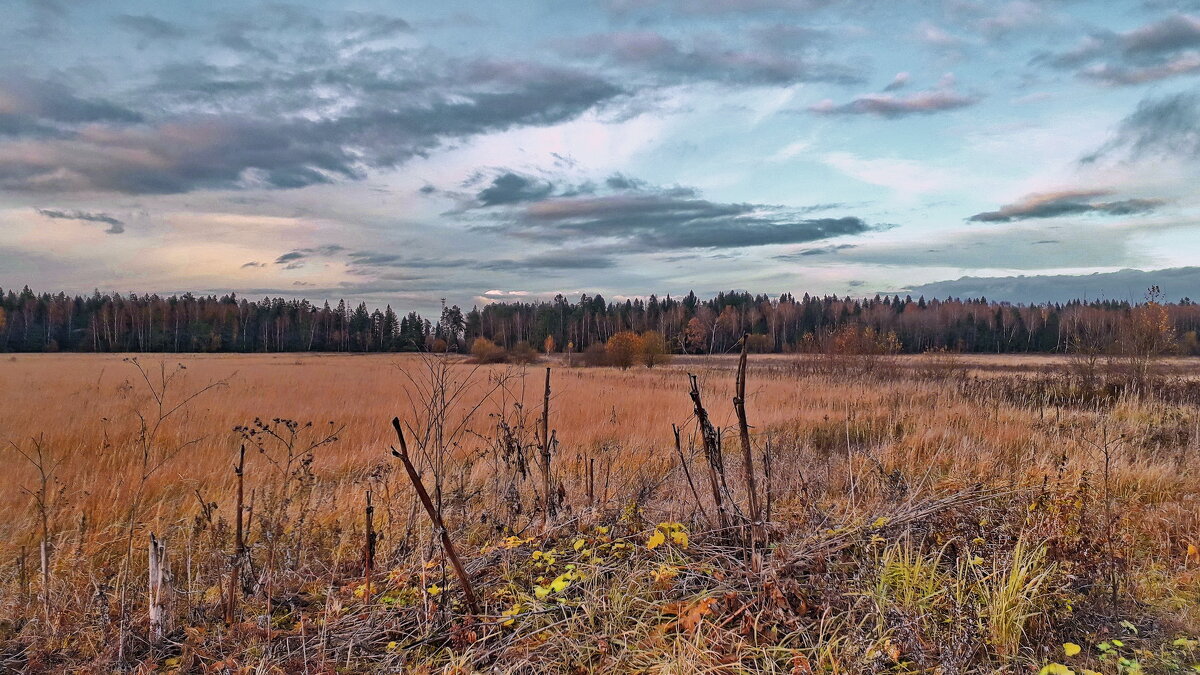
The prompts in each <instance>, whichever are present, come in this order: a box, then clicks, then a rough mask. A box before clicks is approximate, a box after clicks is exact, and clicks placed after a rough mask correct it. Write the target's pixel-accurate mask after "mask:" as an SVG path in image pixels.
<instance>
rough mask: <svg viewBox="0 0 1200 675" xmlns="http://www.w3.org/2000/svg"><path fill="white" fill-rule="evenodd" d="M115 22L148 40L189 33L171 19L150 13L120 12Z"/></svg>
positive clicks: (114, 19) (176, 36)
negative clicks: (164, 18) (163, 18)
mask: <svg viewBox="0 0 1200 675" xmlns="http://www.w3.org/2000/svg"><path fill="white" fill-rule="evenodd" d="M113 23H116V24H117V25H118V26H120V27H121V28H124V29H126V30H128V31H130V32H132V33H134V34H135V35H138V36H140V37H142V38H145V39H147V40H175V39H179V38H182V37H184V36H186V35H187V31H185V30H184V29H183V28H181V27H179V26H178V25H176V24H174V23H171V22H170V21H164V20H162V19H160V18H158V17H154V16H150V15H149V14H140V15H138V14H120V15H117V16H115V17H113Z"/></svg>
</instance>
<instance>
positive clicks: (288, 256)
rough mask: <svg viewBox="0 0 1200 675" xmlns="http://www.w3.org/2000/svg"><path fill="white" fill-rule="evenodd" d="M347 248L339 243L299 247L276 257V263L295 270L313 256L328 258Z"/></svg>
mask: <svg viewBox="0 0 1200 675" xmlns="http://www.w3.org/2000/svg"><path fill="white" fill-rule="evenodd" d="M345 250H346V248H345V247H344V246H340V245H338V244H329V245H326V246H317V247H313V248H299V249H295V250H292V251H288V252H287V253H284V254H283V255H281V256H279V257H278V258H276V259H275V264H276V265H283V266H284V267H283V268H284V269H286V270H294V269H299V268H301V267H304V261H306V260H308V259H309V258H313V257H322V258H328V257H332V256H334V255H337V254H339V253H341V252H343V251H345ZM243 267H245V265H243Z"/></svg>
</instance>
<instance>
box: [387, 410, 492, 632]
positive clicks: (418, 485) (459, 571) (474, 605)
mask: <svg viewBox="0 0 1200 675" xmlns="http://www.w3.org/2000/svg"><path fill="white" fill-rule="evenodd" d="M392 428H393V429H395V430H396V438H397V439H399V441H400V449H399V450H397V449H396V448H392V455H394V456H395V457H398V458H399V459H400V461H401V462H403V463H404V470H405V472H407V473H408V479H409V480H410V481H411V482H412V485H413V489H414V490H416V492H417V498H418V499H420V500H421V504H422V505H423V506H424V507H425V513H426V514H428V515H429V521H430V522H431V523H432V524H433V529H434V532H435V533H437V534H438V536H439V537H440V538H441V540H442V548H443V549H444V550H445V551H446V557H447V558H449V559H450V565H451V566H452V567H453V568H454V574H455V575H457V576H458V582H459V583H460V584H461V585H462V588H463V595H465V596H466V600H467V607H468V608H470V610H471V613H472V614H479V613H480V612H479V603H478V602H476V600H475V590H474V589H473V588H472V587H471V577H469V576H467V571H466V570H465V569H463V566H462V562H461V561H460V560H459V559H458V553H457V552H456V551H455V550H454V542H453V541H451V540H450V533H449V532H448V531H447V530H446V524H445V523H444V522H442V514H441V513H439V512H438V510H437V509H436V508H435V507H434V505H433V500H431V499H430V498H429V493H428V492H426V491H425V485H424V483H422V482H421V474H419V473H417V468H416V467H415V466H413V463H412V458H410V457H409V455H408V443H406V442H405V440H404V430H403V429H402V428H401V427H400V418H399V417H393V418H392Z"/></svg>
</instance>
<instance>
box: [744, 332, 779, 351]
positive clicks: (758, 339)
mask: <svg viewBox="0 0 1200 675" xmlns="http://www.w3.org/2000/svg"><path fill="white" fill-rule="evenodd" d="M774 346H775V345H774V344H772V342H771V337H770V336H769V335H763V334H762V333H754V334H753V335H747V336H746V351H748V352H750V353H751V354H766V353H767V352H769V351H771V350H772V349H773V348H774Z"/></svg>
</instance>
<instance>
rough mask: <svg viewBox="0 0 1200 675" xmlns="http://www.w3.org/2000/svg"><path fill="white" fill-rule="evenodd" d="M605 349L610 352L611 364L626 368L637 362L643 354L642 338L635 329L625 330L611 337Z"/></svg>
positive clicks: (609, 360)
mask: <svg viewBox="0 0 1200 675" xmlns="http://www.w3.org/2000/svg"><path fill="white" fill-rule="evenodd" d="M604 349H605V351H607V352H608V362H609V364H610V365H614V366H616V367H618V368H621V369H625V368H628V367H629V366H632V365H633V364H634V363H636V362H637V360H638V357H639V356H640V355H641V353H642V338H641V336H639V335H638V334H637V333H634V332H633V331H628V330H623V331H621V332H620V333H617V334H616V335H614V336H612V337H610V338H609V339H608V343H607V344H606V345H605V346H604Z"/></svg>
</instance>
